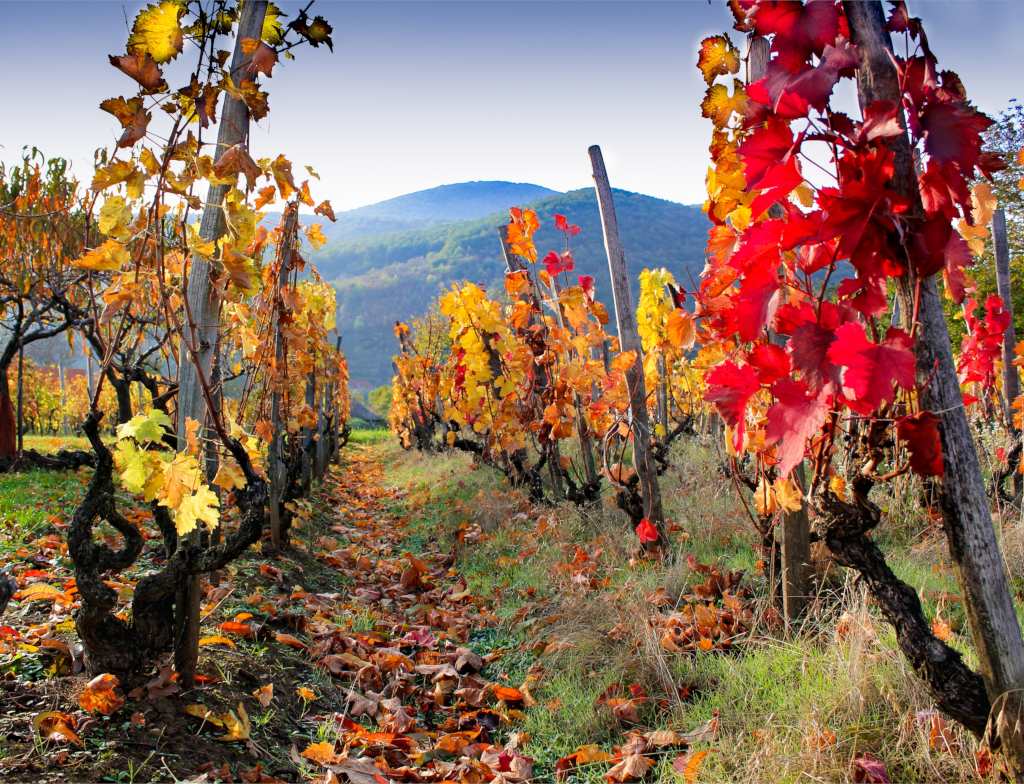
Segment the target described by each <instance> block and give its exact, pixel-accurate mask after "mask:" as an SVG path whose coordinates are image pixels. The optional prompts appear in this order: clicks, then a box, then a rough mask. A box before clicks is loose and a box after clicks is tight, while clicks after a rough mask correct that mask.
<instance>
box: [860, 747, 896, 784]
mask: <svg viewBox="0 0 1024 784" xmlns="http://www.w3.org/2000/svg"><path fill="white" fill-rule="evenodd" d="M853 780H854V781H856V782H858V784H892V782H890V780H889V771H887V770H886V769H885V763H884V762H882V761H881V760H880V759H878V757H876V756H874V755H873V754H861V755H860V756H859V757H857V758H856V759H854V761H853Z"/></svg>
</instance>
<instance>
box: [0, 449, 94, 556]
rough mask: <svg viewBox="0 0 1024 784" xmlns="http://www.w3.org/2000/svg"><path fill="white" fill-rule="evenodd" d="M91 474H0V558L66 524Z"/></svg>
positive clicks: (47, 472) (44, 472)
mask: <svg viewBox="0 0 1024 784" xmlns="http://www.w3.org/2000/svg"><path fill="white" fill-rule="evenodd" d="M87 476H88V470H87V469H85V470H83V471H82V472H81V473H75V472H64V471H26V472H24V473H14V474H0V557H3V556H4V555H6V554H8V553H10V552H12V551H14V550H17V549H18V548H19V547H21V546H23V545H24V544H26V543H27V542H30V541H32V540H33V539H34V538H36V537H37V536H39V535H40V534H41V533H42V532H43V531H44V530H45V529H47V528H49V527H50V525H51V524H53V523H58V524H64V523H67V522H68V516H69V515H70V514H71V511H72V510H74V508H75V506H77V504H78V502H79V501H80V500H81V498H82V495H83V493H84V491H85V488H84V483H85V481H86V480H87Z"/></svg>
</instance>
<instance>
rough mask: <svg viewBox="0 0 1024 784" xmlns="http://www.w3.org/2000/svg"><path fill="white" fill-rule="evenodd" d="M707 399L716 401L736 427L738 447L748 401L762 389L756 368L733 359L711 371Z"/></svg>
mask: <svg viewBox="0 0 1024 784" xmlns="http://www.w3.org/2000/svg"><path fill="white" fill-rule="evenodd" d="M707 384H708V391H707V394H706V396H705V397H706V399H707V400H708V402H710V403H714V405H715V408H717V409H718V413H719V415H721V417H722V419H724V420H725V422H726V423H727V424H728V425H729V426H730V427H733V428H735V429H736V435H735V444H734V446H735V448H736V449H739V447H740V445H741V444H742V443H743V433H744V417H745V415H746V409H747V401H748V400H750V398H751V396H752V395H753V394H754V393H755V392H757V390H758V389H760V386H761V385H760V383H759V382H758V380H757V375H756V374H755V373H754V369H753V368H752V367H750V366H749V365H742V366H740V365H737V364H736V363H735V362H733V361H732V360H729V361H726V362H723V363H722V364H721V365H719V366H718V367H716V368H715V369H714V370H712V371H711V373H710V374H708V378H707Z"/></svg>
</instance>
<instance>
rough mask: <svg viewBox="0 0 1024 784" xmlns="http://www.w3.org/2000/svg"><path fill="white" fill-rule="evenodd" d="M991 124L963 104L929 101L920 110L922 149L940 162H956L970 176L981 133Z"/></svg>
mask: <svg viewBox="0 0 1024 784" xmlns="http://www.w3.org/2000/svg"><path fill="white" fill-rule="evenodd" d="M991 124H992V120H990V119H989V118H988V117H986V116H985V115H984V114H982V113H981V112H979V111H977V110H976V109H974V108H973V107H971V106H970V105H968V104H967V103H966V102H965V101H949V102H938V101H929V102H928V103H927V104H926V105H925V107H924V108H923V109H922V111H921V129H922V131H923V133H924V149H925V151H926V152H927V153H928V154H929V155H930V156H931V157H932V158H933V159H934V160H936V161H938V162H939V163H949V162H952V163H956V164H958V165H959V166H960V170H961V172H962V173H963V174H964V175H965V176H970V173H971V172H972V171H973V169H974V166H975V164H977V162H978V157H979V155H980V154H981V134H982V132H983V131H985V129H987V128H988V127H989V126H990V125H991Z"/></svg>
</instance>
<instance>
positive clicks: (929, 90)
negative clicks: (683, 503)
mask: <svg viewBox="0 0 1024 784" xmlns="http://www.w3.org/2000/svg"><path fill="white" fill-rule="evenodd" d="M733 9H734V12H735V15H736V19H737V22H736V28H737V29H738V30H740V31H741V32H747V33H750V34H752V35H755V36H765V37H767V38H769V39H770V42H771V43H770V51H771V59H770V60H769V62H768V64H767V68H766V71H765V74H764V76H763V77H762V78H760V79H758V80H757V81H755V82H753V83H752V84H749V85H747V86H746V87H745V88H744V86H743V84H742V83H741V82H740V81H739V80H737V79H733V93H732V95H731V96H730V95H729V94H728V92H727V88H725V87H724V86H723V85H721V84H712V82H713V81H714V80H715V79H716V78H719V77H722V76H726V77H729V76H731V75H732V74H735V73H737V72H738V70H739V57H738V52H737V50H736V49H735V47H734V46H733V44H732V42H731V41H730V40H729V38H728V37H727V36H715V37H712V38H709V39H706V40H705V41H704V43H703V45H702V50H701V54H700V59H699V62H698V66H699V68H700V69H701V71H702V73H703V74H704V76H705V78H706V80H707V82H708V84H709V91H708V97H707V99H706V100H705V104H704V113H705V116H707V117H708V118H709V119H711V120H712V122H713V124H714V125H715V130H714V135H713V140H712V145H711V152H712V157H713V164H714V165H713V168H712V169H711V171H710V172H709V175H708V202H707V204H706V208H707V211H708V215H709V216H710V217H711V219H712V221H713V223H714V226H713V228H712V229H711V231H710V238H709V242H708V263H707V266H706V268H705V270H704V273H703V275H702V277H701V282H700V287H699V289H698V291H697V292H696V299H697V303H698V304H697V312H698V315H699V316H700V317H701V330H700V332H701V335H700V336H701V339H702V340H703V342H705V343H712V344H719V345H720V346H722V347H723V349H724V351H725V354H726V357H727V358H726V359H725V361H723V362H722V363H721V364H719V365H717V366H716V367H714V368H713V369H712V370H711V371H710V373H709V374H708V376H707V384H708V399H709V400H710V401H711V402H713V403H714V404H715V406H716V407H717V409H718V411H719V413H720V414H721V416H722V417H723V419H724V420H725V421H726V423H727V424H728V425H729V428H730V429H731V435H732V438H731V444H732V447H733V448H734V450H735V451H736V452H741V451H750V452H752V453H754V454H755V455H756V456H757V457H758V458H759V466H760V469H761V471H764V472H772V471H774V472H777V474H778V475H780V476H782V477H786V476H787V475H788V474H789V472H790V471H791V470H792V469H793V468H794V466H795V465H796V464H797V463H799V462H800V461H801V460H802V459H804V457H805V456H810V457H811V458H813V459H814V460H815V465H816V468H817V473H816V476H815V480H816V481H818V480H820V479H822V478H824V475H825V472H827V471H828V470H829V469H828V466H829V464H830V458H831V451H832V449H833V448H834V445H835V443H836V438H835V436H836V429H837V427H838V422H839V419H840V416H839V415H840V414H841V413H842V412H843V411H844V409H845V410H848V411H850V412H852V414H854V415H858V416H860V417H866V418H872V419H876V420H878V419H886V418H891V419H898V420H899V426H898V428H897V433H898V434H899V436H900V438H901V439H903V440H905V441H907V443H908V444H909V446H910V453H911V460H910V467H911V468H912V469H913V470H915V471H917V472H918V473H922V474H927V475H935V474H941V473H942V461H941V456H940V457H939V458H937V459H930V460H926V459H924V458H922V457H915V455H918V456H919V455H922V454H923V453H924V452H925V451H926V450H924V449H922V448H921V447H922V445H927V446H928V447H929V448H931V447H937V446H938V432H937V420H936V418H935V416H934V415H932V414H930V413H927V412H917V413H914V412H915V410H916V408H917V405H918V404H917V398H916V395H915V392H916V390H917V384H918V383H925V384H926V383H927V378H923V379H920V380H918V379H916V378H915V357H914V352H913V347H914V340H915V326H914V316H915V315H916V314H915V312H913V311H911V312H910V313H906V312H904V314H902V315H903V317H902V320H896V319H894V318H892V316H891V313H890V304H889V292H890V289H891V288H893V286H892V284H894V283H897V282H905V281H911V282H913V281H917V280H920V279H922V278H924V277H926V276H930V275H933V274H935V273H938V272H941V273H943V276H944V280H945V283H946V289H947V292H948V294H949V296H951V297H952V298H953V299H954V300H955V301H956V302H958V303H959V302H961V301H963V300H964V298H965V296H966V294H967V292H969V291H970V290H971V289H972V287H973V284H972V282H971V280H970V278H969V277H968V275H967V272H966V267H967V266H968V265H969V264H970V262H971V258H972V256H971V249H970V247H969V246H968V243H967V241H966V240H965V238H964V236H962V234H961V232H958V231H957V229H956V228H954V225H953V221H954V220H957V219H959V220H960V222H961V226H960V228H961V231H965V233H969V232H970V231H971V230H972V229H975V225H976V224H975V210H973V209H972V194H971V190H970V187H969V184H970V182H971V181H972V180H973V179H974V178H975V177H976V176H978V175H982V176H988V175H990V174H991V173H992V172H994V171H996V170H997V169H999V168H1000V167H1001V166H1002V165H1003V164H1002V162H1001V161H1000V160H999V159H998V158H996V157H994V156H992V155H989V154H987V153H984V152H982V149H981V144H982V140H981V133H982V132H983V131H984V130H985V129H986V128H987V127H988V126H989V125H990V124H991V120H989V119H988V118H987V117H986V116H985V115H983V114H981V113H980V112H978V111H977V110H976V109H975V108H974V107H973V106H972V105H971V104H970V102H969V101H968V100H967V97H966V93H965V91H964V87H963V85H962V84H961V82H960V80H959V78H958V77H957V75H956V74H954V73H953V72H951V71H940V70H938V67H937V61H936V58H935V56H934V55H933V54H932V52H931V50H930V48H929V46H928V39H927V37H926V36H925V33H924V30H923V29H922V27H921V23H920V20H918V19H916V18H912V17H910V16H909V14H908V13H907V11H906V8H905V7H904V5H903V4H902V3H896V4H895V6H894V9H893V11H892V14H891V15H890V17H889V21H888V24H889V29H890V31H892V32H894V33H897V34H902V35H903V36H904V37H905V38H906V42H907V46H906V51H907V52H908V55H907V56H900V55H895V56H894V60H895V63H896V69H897V73H898V78H899V85H900V92H901V96H902V102H901V105H899V106H896V105H893V104H891V103H887V102H882V101H876V102H874V103H871V104H869V105H867V106H866V107H864V110H863V116H862V117H860V118H855V117H850V116H848V115H846V114H844V113H841V112H838V111H835V110H834V109H833V108H832V105H831V101H832V97H833V94H834V92H835V90H836V87H837V85H839V84H840V83H841V82H842V81H844V80H847V79H851V78H852V77H853V76H854V73H855V68H856V66H857V65H858V62H859V60H858V55H857V50H856V48H855V46H854V45H853V44H852V43H851V42H850V32H849V27H848V24H847V20H846V18H845V16H844V12H843V8H842V5H841V4H840V3H836V2H833V1H832V0H810V2H807V3H798V2H795V3H774V2H762V1H759V0H738V2H736V3H734V4H733ZM898 48H899V47H898ZM903 118H905V122H906V127H904V121H903ZM905 133H909V136H910V140H911V144H912V146H913V148H914V150H915V151H916V154H917V155H918V156H919V166H918V179H919V185H920V190H921V193H922V203H921V204H920V205H917V204H914V203H911V201H910V200H908V199H907V198H905V197H903V196H901V195H900V194H899V193H898V192H897V191H896V190H895V189H894V188H893V184H892V180H893V176H894V172H895V167H894V153H893V151H892V149H891V148H890V146H889V144H888V142H889V140H890V139H892V138H894V137H896V136H899V135H900V134H905ZM822 161H825V163H824V164H823V163H822ZM812 172H813V173H812ZM823 172H824V173H823ZM910 290H911V291H913V285H912V284H911V286H910ZM915 302H916V298H915V297H910V298H909V299H908V301H907V303H906V304H907V305H909V308H913V307H914V305H915ZM986 305H987V307H986V311H987V316H986V318H985V319H976V318H975V317H974V316H973V302H969V303H968V307H967V314H968V315H967V318H968V323H969V325H970V326H971V335H970V337H969V341H968V343H967V345H965V350H964V353H963V356H962V358H961V370H962V371H963V378H964V380H965V381H979V382H982V383H983V384H988V385H989V386H990V387H991V385H992V384H993V383H994V381H993V375H994V374H993V361H994V358H995V351H994V350H993V349H994V347H995V346H997V344H998V341H999V339H1000V337H1001V330H1000V324H1002V323H1003V322H1002V321H1001V316H1000V315H999V314H1000V313H1001V312H1002V303H1001V302H999V301H998V298H997V297H996V298H992V299H991V300H990V301H989V302H988V303H986ZM908 316H909V318H907V317H908ZM908 324H909V326H908ZM901 417H902V418H901Z"/></svg>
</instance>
